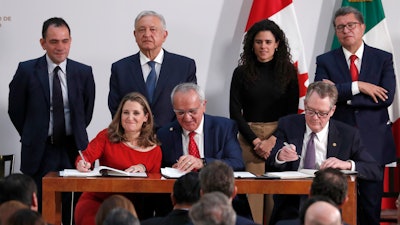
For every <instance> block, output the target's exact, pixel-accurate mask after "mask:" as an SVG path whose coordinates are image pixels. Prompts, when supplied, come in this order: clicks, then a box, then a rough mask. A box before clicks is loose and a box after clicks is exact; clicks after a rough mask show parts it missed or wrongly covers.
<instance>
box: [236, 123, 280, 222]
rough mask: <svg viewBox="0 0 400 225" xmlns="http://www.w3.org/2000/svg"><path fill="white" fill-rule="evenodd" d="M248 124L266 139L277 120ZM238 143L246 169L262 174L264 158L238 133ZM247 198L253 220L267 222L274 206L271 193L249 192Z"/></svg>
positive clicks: (274, 127) (275, 126)
mask: <svg viewBox="0 0 400 225" xmlns="http://www.w3.org/2000/svg"><path fill="white" fill-rule="evenodd" d="M249 126H250V128H251V130H252V131H253V132H254V133H255V134H256V135H257V137H258V138H260V139H261V140H265V139H268V138H269V137H270V136H271V135H272V133H273V132H274V131H275V130H276V128H277V126H278V122H270V123H252V122H250V123H249ZM239 143H240V147H241V148H242V156H243V160H244V163H245V166H246V170H247V171H249V172H251V173H254V174H256V175H262V174H264V173H265V160H264V159H263V158H261V157H259V156H258V155H257V154H256V153H255V151H254V150H253V148H254V147H253V144H252V143H251V144H249V143H248V142H247V141H246V140H245V139H244V138H243V136H242V135H241V134H240V133H239ZM263 196H264V197H263ZM247 198H248V200H249V204H250V209H251V213H252V215H253V219H254V222H256V223H258V224H264V222H263V220H265V221H266V224H268V223H269V219H270V217H271V212H272V208H273V206H274V202H273V199H272V195H261V194H249V195H247ZM263 216H265V218H263Z"/></svg>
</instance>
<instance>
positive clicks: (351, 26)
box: [333, 6, 365, 53]
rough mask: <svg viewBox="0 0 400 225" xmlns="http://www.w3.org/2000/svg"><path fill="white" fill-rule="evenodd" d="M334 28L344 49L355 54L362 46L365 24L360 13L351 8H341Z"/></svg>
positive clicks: (334, 22) (334, 21) (335, 18)
mask: <svg viewBox="0 0 400 225" xmlns="http://www.w3.org/2000/svg"><path fill="white" fill-rule="evenodd" d="M333 27H334V28H335V31H336V36H337V38H338V41H339V42H340V44H341V45H342V46H343V47H344V48H346V49H347V50H349V51H350V52H352V53H354V52H355V51H356V50H357V49H358V48H359V47H360V46H361V44H362V42H363V39H362V37H363V35H364V32H365V24H364V17H363V15H362V14H361V12H360V11H358V10H357V9H355V8H353V7H350V6H345V7H341V8H339V9H338V10H337V11H336V13H335V17H334V20H333ZM349 36H351V38H349Z"/></svg>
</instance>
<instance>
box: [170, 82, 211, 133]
mask: <svg viewBox="0 0 400 225" xmlns="http://www.w3.org/2000/svg"><path fill="white" fill-rule="evenodd" d="M171 101H172V107H173V108H174V112H175V115H176V118H177V120H178V122H179V124H180V125H181V126H182V128H183V129H185V130H187V131H194V130H196V129H197V128H198V127H199V126H200V123H201V121H202V118H203V115H204V113H205V111H206V103H207V100H206V99H205V95H204V92H203V90H202V89H201V88H200V86H198V85H197V84H194V83H182V84H178V85H177V86H176V87H175V88H174V89H173V90H172V93H171Z"/></svg>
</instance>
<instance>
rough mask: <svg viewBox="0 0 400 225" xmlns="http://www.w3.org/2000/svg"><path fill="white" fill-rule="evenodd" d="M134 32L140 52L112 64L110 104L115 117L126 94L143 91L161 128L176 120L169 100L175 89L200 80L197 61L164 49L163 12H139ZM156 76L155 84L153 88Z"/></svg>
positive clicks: (166, 33) (165, 35)
mask: <svg viewBox="0 0 400 225" xmlns="http://www.w3.org/2000/svg"><path fill="white" fill-rule="evenodd" d="M133 34H134V36H135V39H136V43H137V45H138V46H139V49H140V51H139V52H138V53H136V54H135V55H131V56H128V57H126V58H123V59H121V60H119V61H117V62H115V63H113V64H112V66H111V77H110V92H109V95H108V107H109V109H110V111H111V115H112V116H114V114H115V112H116V111H117V108H118V105H119V102H120V101H121V99H122V97H123V96H125V94H127V93H129V92H132V91H136V92H140V93H141V94H143V95H144V96H146V98H147V100H148V102H149V103H150V106H151V110H152V112H153V115H154V121H155V124H156V125H155V127H156V128H159V127H161V126H163V125H165V124H166V123H169V122H172V121H173V120H174V119H175V114H174V111H173V110H172V105H171V101H170V99H169V95H170V94H171V91H172V89H173V88H174V87H175V86H176V85H177V84H180V83H184V82H193V83H196V82H197V78H196V64H195V62H194V60H193V59H190V58H187V57H185V56H181V55H177V54H173V53H170V52H168V51H166V50H164V49H163V48H162V44H163V43H164V41H165V40H166V38H167V36H168V31H167V30H166V24H165V20H164V17H163V16H162V15H161V14H158V13H156V12H154V11H143V12H141V13H139V15H138V16H137V17H136V19H135V30H134V31H133ZM153 72H155V73H153ZM152 75H153V76H154V79H153V80H152V81H153V82H155V84H154V83H153V84H152V85H151V86H152V87H149V85H150V84H151V83H152V81H151V80H150V79H149V78H151V77H152Z"/></svg>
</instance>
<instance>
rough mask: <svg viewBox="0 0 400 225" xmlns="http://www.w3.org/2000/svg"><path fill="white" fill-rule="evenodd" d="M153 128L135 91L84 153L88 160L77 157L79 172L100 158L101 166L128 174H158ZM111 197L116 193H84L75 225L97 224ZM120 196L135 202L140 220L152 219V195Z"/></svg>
mask: <svg viewBox="0 0 400 225" xmlns="http://www.w3.org/2000/svg"><path fill="white" fill-rule="evenodd" d="M153 125H154V124H153V114H152V112H151V109H150V106H149V104H148V103H147V101H146V99H145V97H144V96H143V95H141V94H139V93H136V92H133V93H129V94H127V95H126V96H125V97H124V98H123V99H122V100H121V103H120V105H119V107H118V111H117V113H116V114H115V116H114V118H113V120H112V122H111V124H110V125H109V126H108V128H107V129H104V130H102V131H100V132H99V133H98V134H97V136H96V137H95V138H94V139H93V140H92V141H91V142H90V143H89V145H88V147H87V148H86V150H85V151H83V152H82V154H83V157H84V159H85V160H83V159H82V158H81V157H80V156H78V157H77V159H76V161H75V165H76V169H77V170H79V171H81V172H88V171H90V169H91V168H92V165H94V162H95V160H97V159H98V160H99V163H100V165H104V166H109V167H112V168H116V169H120V170H125V171H127V172H147V173H159V172H160V167H161V156H162V155H161V149H160V146H159V142H158V140H157V139H156V137H155V135H154V131H153ZM112 194H115V193H104V192H84V193H83V194H82V195H81V197H80V198H79V200H78V203H77V205H76V208H75V215H74V218H75V224H76V225H94V224H95V216H96V213H97V210H98V208H99V207H100V205H101V203H102V202H103V201H104V200H105V199H106V198H107V197H109V196H111V195H112ZM121 194H123V195H124V196H126V197H127V198H129V199H130V200H132V202H133V204H134V205H135V208H136V210H137V213H138V217H139V219H145V218H147V217H150V216H151V214H152V211H151V207H150V206H149V200H148V199H149V197H151V195H150V194H148V195H146V194H127V193H121ZM146 199H147V201H146ZM146 202H147V204H146ZM147 206H149V207H150V208H148V207H147Z"/></svg>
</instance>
